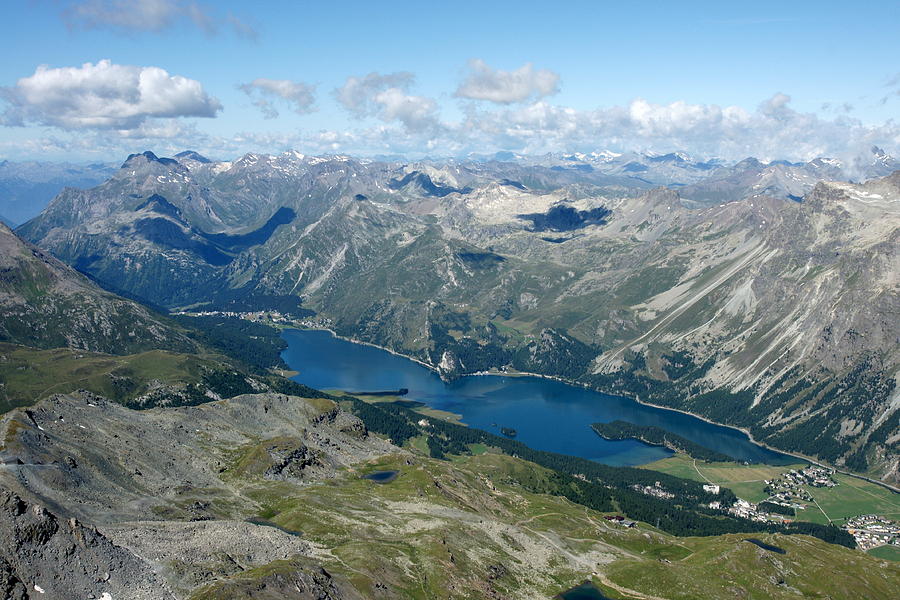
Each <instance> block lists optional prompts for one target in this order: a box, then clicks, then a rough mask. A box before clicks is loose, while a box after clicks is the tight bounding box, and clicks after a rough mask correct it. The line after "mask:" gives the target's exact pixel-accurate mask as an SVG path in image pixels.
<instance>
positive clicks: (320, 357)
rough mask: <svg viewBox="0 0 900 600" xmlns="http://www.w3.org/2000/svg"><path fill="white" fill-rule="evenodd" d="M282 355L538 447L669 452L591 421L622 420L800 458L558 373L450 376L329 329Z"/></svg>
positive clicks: (339, 380)
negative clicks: (600, 431) (509, 432)
mask: <svg viewBox="0 0 900 600" xmlns="http://www.w3.org/2000/svg"><path fill="white" fill-rule="evenodd" d="M282 336H283V337H284V339H285V341H286V342H287V344H288V347H287V349H286V350H285V351H284V352H283V353H282V358H283V359H284V361H285V362H286V363H287V364H288V365H289V366H290V367H291V369H293V370H295V371H297V372H298V373H299V374H298V375H296V376H295V377H293V379H294V380H295V381H298V382H300V383H303V384H305V385H308V386H310V387H314V388H317V389H320V390H350V391H373V392H375V391H383V390H399V389H401V388H406V389H408V390H409V393H408V394H407V395H406V396H404V399H408V400H415V401H418V402H423V403H425V404H427V405H428V406H430V407H432V408H436V409H440V410H444V411H449V412H452V413H456V414H459V415H462V422H463V423H465V424H467V425H469V426H471V427H477V428H479V429H483V430H485V431H489V432H491V433H495V434H497V435H500V430H501V429H502V428H507V429H513V430H515V432H516V439H517V440H519V441H521V442H523V443H525V444H527V445H528V446H531V447H532V448H535V449H538V450H548V451H551V452H559V453H560V454H569V455H573V456H580V457H582V458H588V459H591V460H596V461H598V462H601V463H604V464H607V465H613V466H634V465H642V464H646V463H649V462H653V461H655V460H658V459H660V458H665V457H666V456H670V455H671V454H672V453H671V451H669V450H668V449H666V448H662V447H659V446H651V445H648V444H644V443H642V442H639V441H637V440H622V441H609V440H604V439H603V438H601V437H600V436H598V435H597V434H596V433H594V431H593V430H592V429H591V427H590V426H591V423H596V422H609V421H615V420H616V419H621V420H623V421H628V422H629V423H634V424H637V425H655V426H656V427H661V428H663V429H666V430H668V431H671V432H673V433H677V434H678V435H681V436H684V437H686V438H687V439H689V440H691V441H693V442H696V443H698V444H700V445H702V446H705V447H707V448H710V449H712V450H716V451H718V452H722V453H724V454H727V455H729V456H732V457H734V458H737V459H738V460H742V461H749V462H762V463H768V464H790V463H794V462H797V459H795V458H793V457H790V456H787V455H784V454H781V453H778V452H774V451H771V450H768V449H766V448H763V447H762V446H759V445H757V444H754V443H753V442H751V441H750V439H749V438H748V437H747V436H746V435H745V434H744V433H742V432H740V431H738V430H735V429H731V428H729V427H722V426H720V425H714V424H712V423H707V422H706V421H703V420H702V419H698V418H696V417H692V416H690V415H686V414H684V413H679V412H676V411H671V410H665V409H662V408H654V407H651V406H646V405H643V404H640V403H639V402H637V401H635V400H632V399H629V398H623V397H621V396H611V395H609V394H602V393H600V392H595V391H592V390H588V389H584V388H581V387H578V386H574V385H569V384H566V383H562V382H560V381H555V380H552V379H545V378H542V377H533V376H502V375H470V376H467V377H462V378H459V379H457V380H455V381H451V382H445V381H442V380H441V378H440V377H439V376H438V375H437V373H435V372H434V371H432V370H430V369H428V368H427V367H425V366H423V365H421V364H419V363H417V362H415V361H412V360H409V359H407V358H404V357H402V356H398V355H396V354H392V353H390V352H388V351H386V350H382V349H380V348H376V347H374V346H368V345H365V344H356V343H353V342H349V341H347V340H343V339H341V338H338V337H335V336H334V335H332V334H331V333H330V332H328V331H318V330H300V329H289V330H286V331H284V332H283V334H282Z"/></svg>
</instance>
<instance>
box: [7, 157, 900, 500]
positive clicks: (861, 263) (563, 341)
mask: <svg viewBox="0 0 900 600" xmlns="http://www.w3.org/2000/svg"><path fill="white" fill-rule="evenodd" d="M897 167H898V163H897V162H896V161H895V160H894V159H893V158H891V157H889V156H887V155H885V154H884V153H883V152H882V151H881V150H879V149H878V148H874V149H873V150H872V155H871V162H870V163H869V164H865V165H862V166H860V165H855V166H854V173H855V174H856V175H857V177H862V178H864V179H865V181H864V182H863V183H849V182H846V181H841V180H842V179H847V177H846V175H845V172H844V170H843V169H842V165H841V164H840V163H839V162H838V161H835V160H829V159H817V160H814V161H812V162H809V163H787V162H777V161H776V162H772V163H762V162H760V161H758V160H755V159H752V158H751V159H746V160H744V161H741V162H738V163H736V164H726V163H722V162H718V161H705V162H698V161H693V160H691V159H690V158H689V157H687V156H686V155H683V154H680V153H675V154H668V155H660V156H646V155H638V154H626V155H617V154H614V153H610V152H599V153H594V154H590V155H582V154H579V155H547V156H544V157H540V158H534V157H524V156H516V155H511V154H508V153H507V154H503V155H499V156H495V157H489V158H480V159H479V158H472V159H470V160H448V161H427V162H420V163H400V162H391V161H377V160H358V159H354V158H351V157H347V156H325V157H309V156H303V155H301V154H299V153H296V152H288V153H285V154H282V155H277V156H268V155H255V154H248V155H245V156H242V157H240V158H238V159H236V160H233V161H228V162H219V161H211V160H209V159H207V158H204V157H203V156H200V155H199V154H197V153H194V152H190V151H188V152H183V153H181V154H178V155H176V156H175V157H174V158H158V157H157V156H156V155H154V154H153V153H151V152H144V153H142V154H135V155H132V156H129V157H128V159H127V160H126V161H125V162H124V164H123V165H122V166H121V168H120V169H119V170H118V171H117V172H116V173H115V174H114V175H113V176H112V177H111V178H110V179H109V180H108V181H106V182H105V183H102V184H101V185H99V186H97V187H94V188H91V189H87V190H80V189H74V188H67V189H65V190H64V191H63V192H61V193H60V194H59V195H58V196H57V197H56V198H55V199H54V200H53V201H52V202H51V203H50V205H49V206H48V207H47V208H46V209H45V210H44V211H43V212H42V213H41V214H40V215H39V216H38V217H36V218H34V219H32V220H31V221H29V222H28V223H26V224H25V225H23V226H21V227H20V228H19V229H18V233H19V234H20V235H21V236H22V237H24V238H25V239H27V240H28V241H30V242H32V243H34V244H36V245H38V246H39V247H41V248H43V249H45V250H46V251H48V252H50V253H52V254H53V255H54V256H56V257H58V258H59V259H60V260H62V261H64V262H66V263H68V264H69V265H71V266H72V267H74V268H76V269H78V270H80V271H83V272H84V273H86V274H88V275H90V276H91V277H92V278H94V279H96V280H97V281H99V282H101V283H102V284H103V285H105V286H107V287H109V288H110V289H115V290H120V291H124V292H127V293H128V294H130V295H133V296H134V297H136V298H142V299H144V300H145V301H149V302H151V303H154V304H157V305H160V306H163V307H166V308H169V309H191V310H211V309H212V310H215V309H224V308H226V307H227V305H228V303H229V302H231V303H233V302H235V301H238V300H240V301H244V300H248V299H249V300H251V301H252V300H253V299H254V298H272V297H275V298H283V297H296V298H298V299H301V300H302V303H303V307H304V313H305V314H307V315H308V314H309V313H308V311H309V310H312V311H314V312H315V313H316V317H315V319H316V322H317V323H319V324H327V325H328V326H329V327H330V328H332V329H334V330H335V331H336V332H337V333H339V334H340V335H344V336H347V337H349V338H352V339H356V340H360V341H365V342H370V343H374V344H377V345H380V346H384V347H387V348H389V349H391V350H393V351H396V352H399V353H402V354H405V355H408V356H411V357H413V358H415V359H417V360H420V361H422V362H424V363H426V364H428V365H431V366H432V367H434V368H436V369H438V370H439V371H440V373H441V374H442V375H443V376H444V377H447V378H453V377H457V376H460V375H464V374H467V373H475V372H482V371H491V370H494V371H507V372H511V371H521V372H532V373H538V374H542V375H548V376H555V377H560V378H563V379H566V380H568V381H572V382H577V383H579V384H584V385H587V386H590V387H594V388H597V389H600V390H602V391H607V392H615V393H621V394H625V395H630V396H632V397H637V398H639V399H640V400H641V401H644V402H649V403H652V404H656V405H661V406H666V407H671V408H676V409H679V410H685V411H689V412H692V413H695V414H697V415H701V416H703V417H706V418H709V419H711V420H713V421H716V422H719V423H724V424H729V425H734V426H738V427H741V428H744V429H746V430H748V431H749V432H750V433H751V435H752V436H753V437H754V438H755V439H756V440H757V441H760V442H763V443H765V444H768V445H770V446H773V447H775V448H778V449H781V450H785V451H790V452H794V453H799V454H803V455H806V456H809V457H811V458H814V459H816V460H819V461H823V462H825V463H828V464H831V465H836V466H840V467H843V468H846V469H849V470H852V471H855V472H860V473H866V474H868V475H870V476H871V477H873V478H876V479H882V480H884V481H887V482H893V483H897V482H898V481H900V473H898V460H900V455H898V451H897V444H898V441H900V431H898V419H900V410H897V408H898V405H900V391H898V388H897V382H896V378H897V375H898V359H900V357H898V348H900V344H898V341H900V319H898V315H900V294H898V285H897V284H898V281H900V172H897V171H895V170H894V169H897ZM251 304H252V302H251ZM256 308H258V309H263V308H268V306H266V305H263V304H258V305H257V306H256Z"/></svg>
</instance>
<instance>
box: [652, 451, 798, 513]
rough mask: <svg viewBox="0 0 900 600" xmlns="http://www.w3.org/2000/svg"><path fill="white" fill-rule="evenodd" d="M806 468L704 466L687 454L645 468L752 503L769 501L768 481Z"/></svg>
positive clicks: (715, 464) (712, 464)
mask: <svg viewBox="0 0 900 600" xmlns="http://www.w3.org/2000/svg"><path fill="white" fill-rule="evenodd" d="M804 466H805V464H796V465H788V466H781V467H776V466H771V465H741V464H738V463H703V462H699V461H696V462H695V461H694V460H693V459H692V458H691V457H689V456H687V455H686V454H676V455H675V456H670V457H669V458H664V459H662V460H658V461H656V462H653V463H650V464H648V465H644V466H643V467H642V468H645V469H650V470H652V471H660V472H662V473H668V474H669V475H675V476H676V477H683V478H685V479H692V480H694V481H702V482H712V483H717V484H719V485H720V486H722V487H727V488H730V489H731V491H733V492H734V493H735V494H736V495H737V496H738V497H739V498H743V499H744V500H747V501H749V502H762V501H763V500H765V499H766V498H768V494H766V493H765V492H764V491H763V489H764V488H765V487H766V484H765V480H766V479H774V478H775V477H778V476H779V475H781V474H782V473H784V472H785V471H789V470H791V469H799V468H803V467H804Z"/></svg>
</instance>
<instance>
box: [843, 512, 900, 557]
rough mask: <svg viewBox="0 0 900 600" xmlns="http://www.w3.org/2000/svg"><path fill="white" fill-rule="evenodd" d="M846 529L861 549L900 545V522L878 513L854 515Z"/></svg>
mask: <svg viewBox="0 0 900 600" xmlns="http://www.w3.org/2000/svg"><path fill="white" fill-rule="evenodd" d="M844 529H846V530H847V533H849V534H850V535H852V536H853V537H854V538H855V539H856V545H857V546H859V548H860V549H861V550H870V549H872V548H877V547H878V546H884V545H887V544H894V545H897V546H900V524H898V523H896V522H894V521H891V520H890V519H885V518H884V517H879V516H878V515H861V516H859V517H853V518H852V519H849V520H848V521H847V524H846V525H845V526H844Z"/></svg>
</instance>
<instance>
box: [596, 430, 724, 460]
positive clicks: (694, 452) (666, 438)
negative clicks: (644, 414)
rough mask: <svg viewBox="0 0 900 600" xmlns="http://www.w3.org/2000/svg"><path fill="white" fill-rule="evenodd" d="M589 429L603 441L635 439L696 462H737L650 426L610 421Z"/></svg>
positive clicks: (676, 435)
mask: <svg viewBox="0 0 900 600" xmlns="http://www.w3.org/2000/svg"><path fill="white" fill-rule="evenodd" d="M591 429H593V430H594V432H596V434H597V435H599V436H600V437H602V438H603V439H605V440H627V439H635V440H640V441H642V442H644V443H645V444H653V445H654V446H665V447H666V448H668V449H669V450H672V451H674V452H684V453H685V454H689V455H690V456H691V457H692V458H696V459H697V460H703V461H706V462H737V461H736V460H735V459H734V458H732V457H731V456H728V455H727V454H722V453H721V452H716V451H715V450H710V449H709V448H706V447H704V446H701V445H700V444H697V443H695V442H692V441H691V440H689V439H687V438H685V437H682V436H680V435H678V434H675V433H672V432H670V431H666V430H665V429H662V428H660V427H654V426H652V425H635V424H634V423H628V422H627V421H611V422H609V423H594V424H592V425H591Z"/></svg>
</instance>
